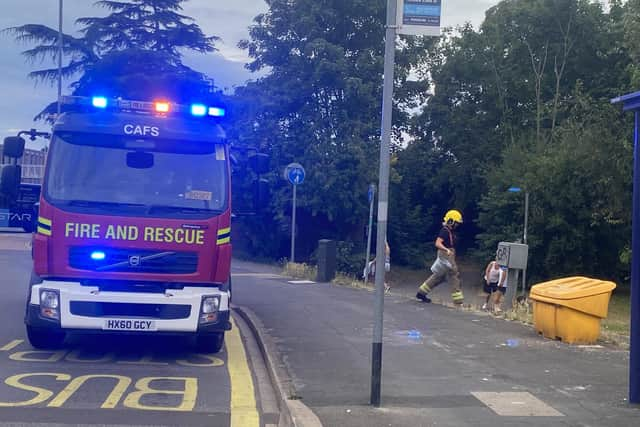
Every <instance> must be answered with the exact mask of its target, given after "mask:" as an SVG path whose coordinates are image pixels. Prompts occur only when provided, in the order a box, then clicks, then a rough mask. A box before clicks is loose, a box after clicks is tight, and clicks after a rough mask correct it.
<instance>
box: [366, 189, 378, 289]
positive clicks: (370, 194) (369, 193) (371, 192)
mask: <svg viewBox="0 0 640 427" xmlns="http://www.w3.org/2000/svg"><path fill="white" fill-rule="evenodd" d="M375 194H376V186H375V184H369V190H368V191H367V200H368V201H369V228H368V229H367V257H366V258H365V261H364V272H365V274H364V284H365V285H366V284H367V282H368V281H369V256H371V230H372V228H373V199H374V197H375Z"/></svg>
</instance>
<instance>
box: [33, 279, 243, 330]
mask: <svg viewBox="0 0 640 427" xmlns="http://www.w3.org/2000/svg"><path fill="white" fill-rule="evenodd" d="M42 289H48V290H54V291H57V292H58V294H59V296H60V298H59V305H60V306H59V314H60V319H59V320H53V319H49V318H46V317H44V316H42V315H41V314H40V297H39V295H40V291H41V290H42ZM216 295H217V296H219V297H220V307H219V310H218V313H217V318H216V320H215V321H214V322H209V323H199V318H200V308H201V307H200V306H201V303H202V297H203V296H216ZM114 319H115V320H134V321H138V320H152V321H153V323H154V324H155V329H154V330H153V331H152V332H153V333H159V334H185V333H187V334H188V333H193V334H195V333H215V332H223V331H226V330H229V329H231V323H230V322H229V293H228V292H224V291H221V290H219V289H217V288H212V287H185V288H184V289H170V290H167V291H165V292H164V293H149V292H106V291H100V289H99V288H98V287H93V286H82V285H81V284H80V283H78V282H67V281H48V280H45V281H43V282H42V283H39V284H36V285H33V286H32V287H31V293H30V296H29V301H28V304H27V310H26V315H25V323H26V324H27V325H29V326H31V327H34V328H46V329H59V330H64V331H71V332H72V331H80V332H106V333H114V332H115V333H130V331H126V330H118V331H113V330H106V329H105V323H106V321H108V320H114ZM131 332H132V333H149V332H145V331H131Z"/></svg>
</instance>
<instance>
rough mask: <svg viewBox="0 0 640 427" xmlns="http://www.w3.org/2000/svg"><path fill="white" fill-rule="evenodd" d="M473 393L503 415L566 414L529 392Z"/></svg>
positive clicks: (535, 415) (551, 415)
mask: <svg viewBox="0 0 640 427" xmlns="http://www.w3.org/2000/svg"><path fill="white" fill-rule="evenodd" d="M471 394H472V395H474V396H475V397H476V399H478V400H479V401H481V402H482V403H484V404H485V405H487V406H488V407H489V408H490V409H491V410H492V411H493V412H495V413H496V414H498V415H500V416H503V417H564V414H562V413H561V412H558V411H557V410H555V409H554V408H552V407H551V406H549V405H547V404H546V403H544V402H543V401H541V400H540V399H538V398H536V397H535V396H534V395H532V394H531V393H527V392H512V391H509V392H500V393H495V392H484V391H474V392H471Z"/></svg>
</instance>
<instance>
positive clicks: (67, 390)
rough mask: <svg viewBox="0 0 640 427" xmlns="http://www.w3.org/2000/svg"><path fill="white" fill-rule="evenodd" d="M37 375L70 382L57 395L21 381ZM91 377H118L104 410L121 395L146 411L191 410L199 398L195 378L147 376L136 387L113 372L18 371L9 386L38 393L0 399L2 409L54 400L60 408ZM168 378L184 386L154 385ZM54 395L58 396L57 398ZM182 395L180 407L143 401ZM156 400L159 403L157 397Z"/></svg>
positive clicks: (114, 404)
mask: <svg viewBox="0 0 640 427" xmlns="http://www.w3.org/2000/svg"><path fill="white" fill-rule="evenodd" d="M37 377H54V379H55V380H56V381H68V384H67V385H66V386H65V387H64V388H63V389H62V390H61V391H60V392H58V393H57V394H56V392H55V391H54V390H49V389H48V388H45V387H41V386H40V387H39V386H34V385H29V384H25V383H23V382H21V380H23V379H26V378H37ZM90 379H112V380H116V383H115V385H114V386H113V388H112V389H111V392H110V393H109V395H108V396H107V397H106V399H105V400H104V401H103V402H102V405H101V406H100V408H102V409H114V408H116V407H117V406H118V404H119V403H120V401H121V400H122V398H123V397H124V396H125V394H126V393H127V392H128V394H126V397H125V398H124V401H123V403H122V404H123V406H125V407H127V408H131V409H141V410H147V411H182V412H190V411H193V409H194V408H195V406H196V402H197V400H198V378H194V377H144V378H140V379H139V380H138V381H136V383H135V385H134V386H133V388H131V384H132V383H133V380H132V379H131V378H130V377H127V376H124V375H113V374H94V375H81V376H78V377H75V378H74V377H72V376H71V375H69V374H64V373H56V372H30V373H26V374H17V375H13V376H10V377H9V378H7V379H6V380H5V381H4V382H5V384H6V385H8V386H9V387H12V388H15V389H18V390H24V391H27V392H30V393H35V396H34V397H32V398H31V399H28V400H22V401H18V402H2V401H0V408H9V407H21V406H35V405H39V404H41V403H44V402H46V401H48V400H49V399H51V398H52V397H53V399H51V401H50V402H49V403H48V404H47V407H50V408H61V407H62V406H63V405H64V404H65V403H67V401H68V400H69V399H70V398H71V396H73V395H74V394H75V393H76V392H78V390H79V389H80V387H82V385H83V384H85V383H86V382H87V381H88V380H90ZM161 381H165V382H166V381H169V382H171V384H175V383H182V384H183V386H182V387H181V388H179V389H176V388H175V386H173V387H170V388H169V389H167V390H165V389H163V388H159V387H158V386H153V387H152V385H151V384H152V383H153V382H161ZM54 394H55V397H54ZM176 395H177V396H181V397H182V399H181V400H180V403H179V404H178V405H177V406H166V405H159V404H156V405H149V404H143V403H141V401H142V400H143V399H144V398H146V396H154V397H158V396H176ZM153 401H155V402H157V399H154V400H153Z"/></svg>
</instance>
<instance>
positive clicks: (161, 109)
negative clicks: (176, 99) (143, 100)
mask: <svg viewBox="0 0 640 427" xmlns="http://www.w3.org/2000/svg"><path fill="white" fill-rule="evenodd" d="M154 104H155V107H156V111H157V112H158V113H168V112H169V103H168V102H166V101H156V102H155V103H154Z"/></svg>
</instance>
